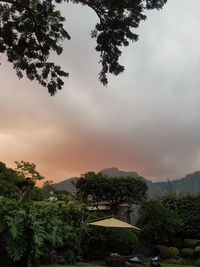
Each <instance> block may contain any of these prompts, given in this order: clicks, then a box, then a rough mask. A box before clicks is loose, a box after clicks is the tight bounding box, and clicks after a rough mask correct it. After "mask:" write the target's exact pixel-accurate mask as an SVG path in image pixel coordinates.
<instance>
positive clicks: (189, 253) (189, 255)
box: [181, 248, 194, 258]
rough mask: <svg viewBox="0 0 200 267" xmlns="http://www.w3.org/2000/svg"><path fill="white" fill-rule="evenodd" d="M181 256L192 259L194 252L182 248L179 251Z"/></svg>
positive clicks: (190, 249)
mask: <svg viewBox="0 0 200 267" xmlns="http://www.w3.org/2000/svg"><path fill="white" fill-rule="evenodd" d="M181 256H182V257H184V258H193V257H194V250H193V249H192V248H183V249H181Z"/></svg>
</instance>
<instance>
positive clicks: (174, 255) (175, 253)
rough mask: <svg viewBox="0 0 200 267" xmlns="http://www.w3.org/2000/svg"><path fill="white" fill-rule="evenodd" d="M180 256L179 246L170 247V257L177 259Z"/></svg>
mask: <svg viewBox="0 0 200 267" xmlns="http://www.w3.org/2000/svg"><path fill="white" fill-rule="evenodd" d="M179 256H180V251H179V249H178V248H175V247H169V257H170V258H174V259H177V258H178V257H179Z"/></svg>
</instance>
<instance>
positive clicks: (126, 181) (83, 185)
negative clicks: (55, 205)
mask: <svg viewBox="0 0 200 267" xmlns="http://www.w3.org/2000/svg"><path fill="white" fill-rule="evenodd" d="M76 189H77V196H78V198H79V199H82V201H83V202H85V203H92V204H93V205H96V206H97V208H98V205H99V203H101V202H102V201H106V202H107V203H108V204H109V205H110V207H111V211H112V213H113V214H114V215H117V213H118V208H119V206H120V205H121V204H124V203H126V204H129V205H131V204H139V203H140V202H141V201H142V200H144V199H145V197H146V192H147V189H148V187H147V185H146V183H145V182H144V181H143V180H142V179H140V178H134V177H112V176H107V175H104V174H102V173H97V174H95V173H94V172H88V173H86V174H84V175H83V176H82V177H81V178H80V179H79V180H78V181H77V183H76Z"/></svg>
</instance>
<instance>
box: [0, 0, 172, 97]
mask: <svg viewBox="0 0 200 267" xmlns="http://www.w3.org/2000/svg"><path fill="white" fill-rule="evenodd" d="M62 2H66V3H69V2H72V3H74V4H81V5H84V6H87V7H89V8H91V9H92V10H93V11H94V12H95V13H96V15H97V17H98V20H99V21H98V23H97V24H96V26H95V28H94V30H93V31H92V33H91V37H92V38H95V39H96V42H97V45H96V50H97V51H98V52H99V53H100V63H101V65H102V69H101V71H100V73H99V80H100V81H101V83H103V85H106V84H107V83H108V80H107V74H108V73H111V74H114V75H118V74H119V73H121V72H123V71H124V66H122V65H120V63H119V57H120V55H121V50H120V47H121V46H128V45H129V42H130V41H137V40H138V35H137V34H135V33H134V32H133V29H135V28H137V27H138V26H139V23H140V21H142V20H145V19H146V15H144V12H145V10H147V9H161V8H162V7H163V5H164V4H165V3H166V2H167V0H134V1H133V0H96V1H94V0H0V53H6V55H7V59H8V61H9V62H11V63H12V64H13V68H14V69H15V70H16V74H17V76H18V77H19V78H22V77H23V76H24V74H25V75H26V76H27V78H28V79H30V80H37V81H38V82H39V83H40V84H41V85H42V86H44V87H47V88H48V91H49V93H50V94H51V95H54V94H55V93H56V91H57V90H60V89H62V86H63V84H64V82H63V79H62V78H63V77H68V73H67V72H65V71H63V70H62V69H61V67H60V66H58V65H56V64H55V63H54V62H51V61H50V60H49V57H50V55H51V53H52V52H55V53H57V54H58V55H60V54H61V53H62V51H63V48H62V41H63V40H64V39H68V40H70V35H69V33H68V32H67V31H66V30H65V29H64V24H63V23H64V21H65V18H64V17H63V16H62V15H61V13H60V11H59V10H58V9H57V4H58V3H62Z"/></svg>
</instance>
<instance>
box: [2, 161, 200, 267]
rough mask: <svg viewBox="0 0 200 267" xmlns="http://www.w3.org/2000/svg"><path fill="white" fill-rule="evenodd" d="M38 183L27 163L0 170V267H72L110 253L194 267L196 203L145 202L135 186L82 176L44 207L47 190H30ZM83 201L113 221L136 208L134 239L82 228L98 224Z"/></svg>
mask: <svg viewBox="0 0 200 267" xmlns="http://www.w3.org/2000/svg"><path fill="white" fill-rule="evenodd" d="M27 176H29V177H27ZM41 178H43V177H42V176H41V175H40V174H39V173H38V172H37V171H36V166H35V164H33V163H29V162H23V161H21V162H17V167H16V170H13V169H11V168H7V167H6V165H5V164H4V163H0V196H1V197H0V236H1V238H0V266H2V267H3V266H6V267H14V266H15V267H18V266H23V267H26V266H27V267H31V266H36V265H37V264H53V263H55V264H57V263H59V264H74V263H75V262H76V261H78V260H79V259H80V258H82V259H96V258H102V257H103V258H106V257H107V256H108V255H109V253H110V252H118V253H119V254H121V255H131V254H132V255H138V254H140V255H143V256H145V257H149V256H150V255H151V253H152V252H153V251H154V249H153V248H156V247H157V249H159V251H160V255H161V257H162V258H163V259H166V260H169V262H174V263H180V264H185V263H188V262H190V263H195V264H198V263H199V261H198V259H199V257H200V234H199V233H200V228H199V221H200V196H199V195H176V194H174V193H173V194H170V195H168V196H165V197H162V198H159V199H153V200H152V199H149V198H147V197H146V196H145V194H146V191H147V186H146V184H145V182H144V181H143V180H139V178H122V177H121V178H120V177H108V176H106V175H104V174H95V173H93V172H90V173H86V174H85V175H83V176H82V177H81V179H79V182H78V183H77V196H71V195H70V194H69V193H68V192H66V191H63V192H62V191H61V192H54V194H53V195H54V196H56V197H57V198H58V200H59V201H56V202H55V203H51V202H46V201H47V200H48V198H49V196H51V194H50V192H51V191H52V190H53V189H52V187H51V182H48V181H46V182H45V183H44V186H43V188H38V187H36V186H35V182H36V181H37V179H41ZM76 197H77V199H76V201H74V202H72V201H71V200H72V199H75V198H76ZM44 200H46V201H44ZM91 201H93V202H95V203H96V204H95V205H97V203H100V202H101V201H107V203H109V204H110V206H111V212H112V213H114V215H115V216H119V214H118V208H119V206H120V205H121V204H124V203H127V204H129V205H131V204H133V203H139V204H140V213H139V217H138V226H139V227H140V228H141V229H142V231H141V232H140V233H138V232H134V231H132V230H130V229H109V228H108V229H106V228H105V229H104V228H101V227H100V228H98V227H94V226H93V227H91V226H89V225H88V224H87V222H89V221H91V220H94V219H97V218H101V217H102V216H103V214H102V212H101V211H98V212H94V211H93V212H90V211H88V210H87V208H86V207H87V204H88V203H90V202H91ZM19 244H20V245H19ZM152 249H153V250H152Z"/></svg>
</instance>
